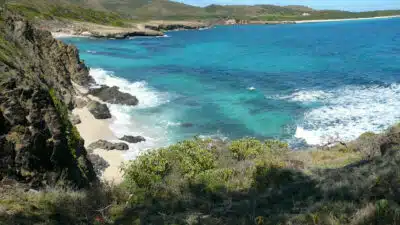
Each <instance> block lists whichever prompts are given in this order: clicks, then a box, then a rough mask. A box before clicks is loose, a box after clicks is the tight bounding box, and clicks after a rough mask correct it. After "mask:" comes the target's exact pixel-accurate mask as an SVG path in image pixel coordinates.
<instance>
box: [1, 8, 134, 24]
mask: <svg viewBox="0 0 400 225" xmlns="http://www.w3.org/2000/svg"><path fill="white" fill-rule="evenodd" d="M7 9H8V10H11V11H13V12H17V13H19V14H21V15H24V16H25V17H26V18H28V19H30V20H36V19H44V20H51V19H68V20H74V21H83V22H91V23H97V24H103V25H110V26H118V27H122V26H125V25H126V22H127V21H128V20H127V19H126V18H123V17H122V16H121V15H120V14H117V13H113V12H106V11H98V10H93V9H90V8H86V7H81V6H79V5H62V4H60V5H57V4H54V3H49V4H48V5H46V6H41V7H38V6H36V5H34V4H29V3H24V4H18V3H10V4H8V5H7Z"/></svg>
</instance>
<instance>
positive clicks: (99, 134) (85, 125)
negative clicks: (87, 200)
mask: <svg viewBox="0 0 400 225" xmlns="http://www.w3.org/2000/svg"><path fill="white" fill-rule="evenodd" d="M398 17H400V16H389V17H388V16H386V17H373V18H354V19H334V20H311V21H302V23H316V22H335V21H348V20H365V19H380V18H398ZM52 34H53V33H52ZM58 34H59V36H58V37H61V35H65V36H64V37H74V36H78V35H73V34H68V33H58ZM53 35H54V34H53ZM78 37H79V36H78ZM75 87H76V90H77V91H76V92H77V97H82V96H83V95H85V93H87V92H86V90H84V89H85V88H83V87H77V86H75ZM83 98H89V99H91V98H92V97H90V96H86V97H83ZM96 100H97V101H99V100H98V99H96ZM73 114H76V115H78V116H80V118H81V121H82V123H81V124H77V125H76V127H77V128H78V131H79V132H80V134H81V136H82V138H83V139H84V140H85V147H87V146H88V145H89V144H91V143H93V142H95V141H97V140H100V139H101V140H107V141H112V142H115V141H118V142H121V141H120V140H118V137H117V136H116V134H115V133H114V132H113V131H112V130H111V123H112V119H108V120H97V119H95V118H94V116H93V115H91V114H90V112H89V111H88V110H87V108H86V107H84V108H80V109H78V108H76V109H74V110H73ZM113 116H114V115H113ZM114 119H115V118H114ZM116 132H118V133H119V131H116ZM312 146H320V145H318V144H317V145H310V146H309V147H312ZM93 153H94V154H97V155H99V156H100V157H102V158H103V159H104V160H106V161H107V162H108V163H109V165H110V166H109V167H108V168H107V169H106V170H105V171H104V172H103V174H102V177H101V178H102V179H104V180H107V181H110V182H116V183H120V182H121V181H122V172H121V171H120V168H121V165H122V164H123V162H124V161H127V160H126V159H125V158H124V155H125V152H121V151H118V150H112V151H107V150H101V149H95V150H94V151H93Z"/></svg>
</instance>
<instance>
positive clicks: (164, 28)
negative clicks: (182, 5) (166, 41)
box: [145, 21, 208, 31]
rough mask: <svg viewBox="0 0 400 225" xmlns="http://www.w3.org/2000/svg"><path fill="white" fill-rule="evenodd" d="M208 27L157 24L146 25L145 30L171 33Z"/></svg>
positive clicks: (178, 23) (204, 25)
mask: <svg viewBox="0 0 400 225" xmlns="http://www.w3.org/2000/svg"><path fill="white" fill-rule="evenodd" d="M206 27H208V25H206V24H204V23H198V22H187V23H185V22H183V21H182V22H176V23H165V22H164V23H158V24H146V25H145V28H146V29H152V30H157V31H171V30H198V29H201V28H206Z"/></svg>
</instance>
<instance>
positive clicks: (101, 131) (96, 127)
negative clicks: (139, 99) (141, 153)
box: [71, 83, 125, 184]
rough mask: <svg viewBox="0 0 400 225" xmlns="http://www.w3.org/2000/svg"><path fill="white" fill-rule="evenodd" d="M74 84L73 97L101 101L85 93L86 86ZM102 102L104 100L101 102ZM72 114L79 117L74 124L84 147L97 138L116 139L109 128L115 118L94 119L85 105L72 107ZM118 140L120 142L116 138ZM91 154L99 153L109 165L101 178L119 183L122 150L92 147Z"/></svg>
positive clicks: (120, 180) (120, 179) (122, 158)
mask: <svg viewBox="0 0 400 225" xmlns="http://www.w3.org/2000/svg"><path fill="white" fill-rule="evenodd" d="M72 85H73V86H74V89H75V92H76V95H75V98H78V99H79V98H80V99H84V100H85V101H89V100H95V101H98V102H102V101H101V100H100V99H98V98H96V97H94V96H91V95H87V93H88V89H87V88H86V87H83V86H80V85H78V84H76V83H72ZM102 103H104V102H102ZM71 114H72V115H77V116H79V118H80V121H81V122H80V123H78V124H76V125H75V126H76V128H77V129H78V132H79V134H80V136H81V137H82V138H83V140H84V141H85V148H87V147H88V146H89V145H90V144H91V143H93V142H96V141H98V140H106V141H116V140H118V137H117V136H116V135H115V134H114V132H113V131H112V130H111V126H110V125H111V123H112V121H113V120H115V118H114V117H113V118H111V119H103V120H100V119H96V118H95V117H94V116H93V115H92V113H90V112H89V110H88V108H87V106H84V107H81V108H78V107H76V108H74V109H73V110H72V112H71ZM118 142H121V141H119V140H118ZM92 154H96V155H99V156H100V157H102V158H103V159H104V160H105V161H107V163H108V164H109V166H108V167H107V168H106V169H105V170H104V171H103V173H102V175H101V177H100V178H101V179H103V180H105V181H108V182H111V183H115V184H118V183H121V182H122V171H121V166H122V164H123V162H124V161H125V159H124V154H123V152H121V151H119V150H110V151H107V150H103V149H93V152H92Z"/></svg>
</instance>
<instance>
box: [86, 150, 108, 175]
mask: <svg viewBox="0 0 400 225" xmlns="http://www.w3.org/2000/svg"><path fill="white" fill-rule="evenodd" d="M89 159H90V161H91V162H92V163H93V167H94V170H95V172H96V174H97V176H99V177H100V176H101V175H102V174H103V172H104V170H106V169H107V168H108V167H109V166H110V164H109V163H108V162H107V161H106V160H105V159H103V158H102V157H101V156H99V155H97V154H89Z"/></svg>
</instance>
